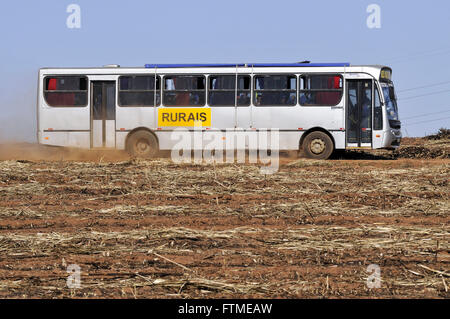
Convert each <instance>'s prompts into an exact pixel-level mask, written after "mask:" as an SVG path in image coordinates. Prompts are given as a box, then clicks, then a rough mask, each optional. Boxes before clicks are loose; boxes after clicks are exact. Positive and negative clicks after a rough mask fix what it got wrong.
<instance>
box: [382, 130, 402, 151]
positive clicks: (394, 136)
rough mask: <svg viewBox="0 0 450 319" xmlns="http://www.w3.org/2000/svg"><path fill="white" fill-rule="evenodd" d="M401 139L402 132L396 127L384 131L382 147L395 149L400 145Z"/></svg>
mask: <svg viewBox="0 0 450 319" xmlns="http://www.w3.org/2000/svg"><path fill="white" fill-rule="evenodd" d="M401 141H402V132H401V130H397V129H389V131H387V132H385V133H384V138H383V146H384V147H383V148H385V149H390V150H395V149H397V148H399V147H400V143H401Z"/></svg>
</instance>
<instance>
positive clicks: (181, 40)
mask: <svg viewBox="0 0 450 319" xmlns="http://www.w3.org/2000/svg"><path fill="white" fill-rule="evenodd" d="M71 3H74V4H78V5H80V7H81V28H80V29H69V28H67V26H66V19H67V17H68V16H69V13H66V8H67V6H68V5H69V4H71ZM372 3H375V4H378V5H380V7H381V29H369V28H368V27H367V25H366V19H367V17H368V15H369V14H368V13H367V12H366V8H367V6H368V5H369V4H372ZM0 12H1V13H0V30H1V31H0V34H1V43H2V46H1V49H0V61H1V62H0V70H1V75H2V76H1V77H0V108H1V112H0V139H7V138H15V139H18V140H24V141H35V130H36V123H35V122H36V112H35V104H36V84H37V71H38V69H39V68H40V67H46V66H54V67H65V66H66V67H68V66H101V65H104V64H110V63H116V64H120V65H122V66H143V65H144V64H145V63H196V62H201V63H222V62H224V63H225V62H227V63H235V62H297V61H302V60H310V61H313V62H351V63H352V64H386V65H389V66H391V67H392V68H393V77H394V83H395V85H396V88H397V91H398V96H399V108H400V117H401V119H402V122H404V128H405V129H404V134H405V135H407V136H423V135H425V134H428V133H432V132H435V131H437V129H439V128H440V127H444V126H445V127H449V126H450V125H449V123H450V101H449V99H450V78H449V75H448V74H449V72H448V71H449V70H450V1H448V0H433V1H427V2H425V1H400V0H398V1H386V0H371V1H364V0H346V1H335V0H315V1H300V0H297V1H287V0H277V1H273V0H272V1H264V0H257V1H254V0H247V1H244V0H239V1H235V0H228V1H216V0H208V1H205V0H201V1H200V0H199V1H196V0H191V1H178V0H171V1H151V0H147V1H137V0H128V1H112V0H109V1H106V0H70V1H65V0H40V1H31V0H30V1H23V0H15V1H5V2H3V3H2V8H1V11H0ZM443 82H447V83H443ZM439 83H443V84H439ZM435 84H439V85H435ZM429 85H432V86H429ZM423 86H429V87H425V88H423ZM417 87H421V88H420V89H414V88H417ZM409 89H414V90H409ZM404 90H406V91H404ZM419 95H420V96H419Z"/></svg>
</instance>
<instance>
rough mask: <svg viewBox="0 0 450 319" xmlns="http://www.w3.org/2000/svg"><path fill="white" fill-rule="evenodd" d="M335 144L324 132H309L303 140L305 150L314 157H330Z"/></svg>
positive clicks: (310, 156)
mask: <svg viewBox="0 0 450 319" xmlns="http://www.w3.org/2000/svg"><path fill="white" fill-rule="evenodd" d="M333 149H334V144H333V141H332V140H331V138H330V137H329V136H328V135H327V134H325V133H324V132H320V131H316V132H312V133H309V134H308V135H307V136H306V137H305V140H304V141H303V152H304V153H305V155H306V157H308V158H312V159H321V160H322V159H328V158H329V157H330V156H331V154H332V153H333Z"/></svg>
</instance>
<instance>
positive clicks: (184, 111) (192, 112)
mask: <svg viewBox="0 0 450 319" xmlns="http://www.w3.org/2000/svg"><path fill="white" fill-rule="evenodd" d="M197 121H198V122H201V124H202V125H201V126H211V109H210V108H201V109H200V108H185V107H183V108H181V107H180V108H159V109H158V126H160V127H162V126H195V122H197Z"/></svg>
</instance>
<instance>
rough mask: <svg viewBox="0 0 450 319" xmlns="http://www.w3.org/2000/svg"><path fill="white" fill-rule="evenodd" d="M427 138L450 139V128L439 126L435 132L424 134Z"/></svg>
mask: <svg viewBox="0 0 450 319" xmlns="http://www.w3.org/2000/svg"><path fill="white" fill-rule="evenodd" d="M425 139H427V140H446V139H450V129H447V128H441V129H439V131H438V132H437V133H436V134H433V135H428V136H425Z"/></svg>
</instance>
